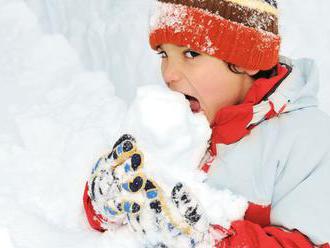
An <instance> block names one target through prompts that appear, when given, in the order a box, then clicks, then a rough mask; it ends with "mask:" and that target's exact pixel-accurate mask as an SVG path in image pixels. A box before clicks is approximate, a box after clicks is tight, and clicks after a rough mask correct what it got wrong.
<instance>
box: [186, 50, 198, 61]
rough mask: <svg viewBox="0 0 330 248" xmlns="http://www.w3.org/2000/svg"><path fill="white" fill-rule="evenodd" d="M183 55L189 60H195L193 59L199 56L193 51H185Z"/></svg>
mask: <svg viewBox="0 0 330 248" xmlns="http://www.w3.org/2000/svg"><path fill="white" fill-rule="evenodd" d="M184 54H185V55H186V56H187V57H188V58H191V59H193V58H195V57H197V56H199V55H200V54H199V53H197V52H194V51H192V50H187V51H185V52H184Z"/></svg>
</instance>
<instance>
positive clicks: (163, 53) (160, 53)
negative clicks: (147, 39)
mask: <svg viewBox="0 0 330 248" xmlns="http://www.w3.org/2000/svg"><path fill="white" fill-rule="evenodd" d="M157 54H158V55H160V58H162V59H165V58H167V54H166V52H165V51H160V52H158V53H157Z"/></svg>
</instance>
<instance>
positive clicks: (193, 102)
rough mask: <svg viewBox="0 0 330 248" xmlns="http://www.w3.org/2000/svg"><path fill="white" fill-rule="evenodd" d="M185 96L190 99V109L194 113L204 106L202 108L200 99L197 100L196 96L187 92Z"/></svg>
mask: <svg viewBox="0 0 330 248" xmlns="http://www.w3.org/2000/svg"><path fill="white" fill-rule="evenodd" d="M184 96H185V98H186V99H187V100H188V101H189V103H190V109H191V111H192V112H193V113H199V112H201V110H202V108H201V105H200V103H199V101H198V100H197V98H196V97H193V96H190V95H186V94H184Z"/></svg>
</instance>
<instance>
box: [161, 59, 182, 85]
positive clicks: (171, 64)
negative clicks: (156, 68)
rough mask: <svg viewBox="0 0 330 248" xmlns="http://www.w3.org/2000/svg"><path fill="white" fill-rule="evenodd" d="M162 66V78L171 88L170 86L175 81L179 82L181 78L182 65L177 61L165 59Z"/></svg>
mask: <svg viewBox="0 0 330 248" xmlns="http://www.w3.org/2000/svg"><path fill="white" fill-rule="evenodd" d="M162 67H163V70H162V71H163V79H164V81H165V83H166V84H167V86H168V87H169V88H171V86H172V85H173V84H175V83H178V82H180V80H182V78H183V70H182V66H181V65H180V63H179V62H177V61H173V60H172V61H170V60H168V61H166V62H164V64H163V65H162Z"/></svg>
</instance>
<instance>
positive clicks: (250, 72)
mask: <svg viewBox="0 0 330 248" xmlns="http://www.w3.org/2000/svg"><path fill="white" fill-rule="evenodd" d="M237 70H238V71H239V72H242V73H245V74H247V75H249V76H254V75H256V74H257V73H258V72H259V71H260V70H249V69H246V68H244V67H239V66H237Z"/></svg>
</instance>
